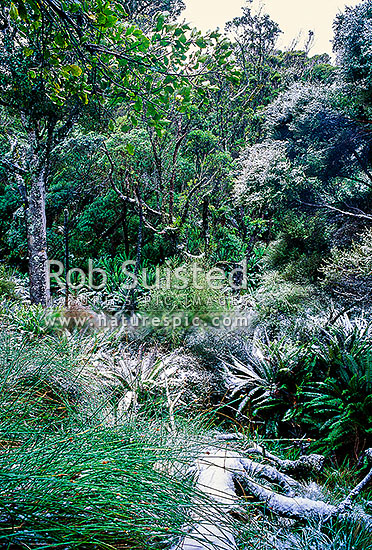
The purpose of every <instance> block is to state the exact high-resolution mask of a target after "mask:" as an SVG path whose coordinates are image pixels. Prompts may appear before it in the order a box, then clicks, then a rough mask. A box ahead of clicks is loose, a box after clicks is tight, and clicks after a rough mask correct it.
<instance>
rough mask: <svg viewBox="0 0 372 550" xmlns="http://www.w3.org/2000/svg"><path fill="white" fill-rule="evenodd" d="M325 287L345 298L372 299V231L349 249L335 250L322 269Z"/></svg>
mask: <svg viewBox="0 0 372 550" xmlns="http://www.w3.org/2000/svg"><path fill="white" fill-rule="evenodd" d="M322 271H323V273H324V276H325V281H324V282H325V285H326V286H327V287H329V288H331V289H333V290H335V291H337V292H338V293H339V294H341V295H343V296H344V297H350V298H353V297H354V298H365V299H371V298H372V229H368V230H367V231H366V232H365V233H364V234H362V235H361V237H360V240H359V242H358V241H354V243H353V245H352V246H351V248H349V249H346V250H344V249H342V248H334V249H333V250H332V252H331V257H330V258H329V260H327V261H326V262H325V264H324V267H323V269H322Z"/></svg>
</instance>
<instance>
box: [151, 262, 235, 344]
mask: <svg viewBox="0 0 372 550" xmlns="http://www.w3.org/2000/svg"><path fill="white" fill-rule="evenodd" d="M210 269H211V268H210V267H209V266H208V265H207V264H202V263H196V262H191V261H188V262H185V263H183V264H179V262H177V261H170V262H166V263H165V264H164V266H162V267H161V268H160V269H158V270H157V275H156V280H155V285H156V286H155V288H153V290H152V291H151V292H150V294H149V295H148V296H144V297H143V298H142V300H141V301H140V312H141V314H142V315H144V316H145V317H147V318H148V321H149V328H150V330H151V326H152V330H154V328H155V334H156V335H157V336H158V337H160V338H161V337H162V336H164V337H165V338H166V339H167V340H170V341H172V340H173V341H174V343H176V342H177V341H178V342H179V341H182V338H183V337H184V336H185V334H186V333H187V331H188V330H190V329H191V328H199V329H203V328H206V327H207V326H208V325H209V324H210V323H211V322H215V321H216V320H218V319H220V317H222V315H223V314H226V313H228V311H229V309H230V307H231V305H230V299H229V296H228V293H227V292H224V291H223V290H222V289H223V288H224V286H226V285H227V281H226V280H225V278H224V276H223V274H221V270H219V274H218V277H217V278H214V279H213V280H212V279H210V280H208V272H209V270H210ZM154 322H155V323H156V324H155V325H154ZM145 326H146V325H145Z"/></svg>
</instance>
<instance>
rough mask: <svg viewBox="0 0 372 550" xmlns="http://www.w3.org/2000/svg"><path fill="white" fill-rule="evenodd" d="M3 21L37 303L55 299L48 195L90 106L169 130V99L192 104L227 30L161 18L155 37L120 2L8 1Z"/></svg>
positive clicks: (9, 105)
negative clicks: (56, 160) (119, 108)
mask: <svg viewBox="0 0 372 550" xmlns="http://www.w3.org/2000/svg"><path fill="white" fill-rule="evenodd" d="M0 18H1V21H2V26H3V38H2V46H3V47H2V51H1V56H0V67H1V71H0V73H1V76H0V86H1V90H2V98H1V104H2V105H3V106H4V107H5V108H6V110H7V112H8V113H11V114H12V115H15V116H16V118H17V124H18V127H19V128H20V132H21V138H19V136H16V135H15V134H14V133H9V140H8V141H9V148H8V153H7V155H6V156H5V158H4V159H3V161H2V164H3V165H4V166H6V167H7V169H10V170H11V171H12V172H13V174H14V179H15V180H16V181H17V185H18V187H19V190H20V191H21V194H22V198H23V201H24V204H25V217H26V223H27V234H28V254H29V272H30V289H31V299H32V301H33V302H35V303H42V304H47V303H48V302H49V299H50V294H49V289H48V269H47V232H46V216H45V195H46V186H47V181H48V177H49V173H50V168H51V167H50V161H51V154H52V152H53V150H54V149H55V147H57V146H58V145H60V144H61V142H62V141H63V140H64V139H65V138H66V137H67V135H68V134H69V132H70V131H71V129H72V128H73V126H74V124H76V122H77V121H78V119H79V118H81V116H82V115H83V113H84V112H87V111H88V110H89V115H90V117H92V115H93V116H95V115H98V116H99V118H100V120H101V122H104V121H105V119H106V122H107V118H108V116H109V113H108V110H107V105H108V104H107V102H108V100H109V99H110V100H115V101H120V102H125V106H126V108H127V110H128V122H129V125H128V129H129V128H130V125H136V124H137V119H138V115H139V114H140V113H143V112H145V113H146V115H147V116H148V118H149V119H151V121H152V125H153V127H154V128H155V131H156V132H157V133H158V134H159V135H161V133H162V127H163V122H162V120H163V115H162V110H163V109H164V108H165V109H167V106H168V105H169V101H170V99H169V98H170V96H172V97H173V96H174V95H175V94H178V96H179V97H180V98H182V97H183V95H182V94H183V93H185V94H186V101H185V103H184V104H187V94H189V88H188V87H187V84H188V78H187V72H188V71H191V72H192V71H194V70H198V72H197V75H196V76H197V78H196V79H195V81H194V85H195V86H196V87H197V84H198V78H199V80H202V82H203V86H202V87H201V88H200V90H201V93H204V91H205V88H206V81H205V77H204V76H203V73H204V72H208V70H210V68H211V67H210V63H211V59H212V58H211V56H210V55H205V52H206V51H207V49H208V47H210V46H212V47H213V45H214V44H216V42H217V41H218V34H216V33H214V34H213V33H212V34H211V35H210V36H209V37H207V38H203V39H202V38H201V35H200V33H198V32H197V31H195V32H193V34H192V35H191V36H189V37H187V36H186V33H187V32H188V30H189V29H188V27H187V26H183V27H182V26H177V25H166V24H165V18H164V16H159V18H158V19H157V22H156V27H155V29H154V32H153V33H152V34H151V36H150V37H148V36H146V35H145V34H144V33H143V32H142V31H141V30H140V29H139V28H137V27H136V26H135V25H133V24H128V22H127V21H126V20H125V10H124V7H123V5H122V4H121V3H120V2H115V3H111V4H110V5H109V4H102V3H101V2H100V1H97V2H94V3H90V4H89V6H88V5H86V4H84V3H73V4H63V5H60V4H58V3H55V2H54V1H53V0H43V1H42V2H40V3H35V2H33V1H31V0H30V1H26V2H23V1H22V0H20V2H18V4H17V5H15V4H13V3H10V2H4V3H3V4H2V6H1V13H0ZM198 44H199V45H200V47H199V46H198ZM195 46H196V48H195ZM191 48H193V51H192V52H191V53H190V55H189V56H187V53H188V52H189V51H190V50H191ZM201 50H204V51H203V52H202V51H201ZM224 59H226V56H225V57H224ZM212 62H213V61H212ZM208 64H209V65H208ZM181 71H182V72H184V73H185V76H182V75H181Z"/></svg>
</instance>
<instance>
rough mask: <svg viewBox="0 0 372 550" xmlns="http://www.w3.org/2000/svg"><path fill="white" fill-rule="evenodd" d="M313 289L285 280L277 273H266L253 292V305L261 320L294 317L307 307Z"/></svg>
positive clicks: (309, 286)
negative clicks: (282, 315)
mask: <svg viewBox="0 0 372 550" xmlns="http://www.w3.org/2000/svg"><path fill="white" fill-rule="evenodd" d="M313 295H314V288H313V287H312V286H311V285H309V284H305V285H304V284H302V285H301V284H298V283H294V282H291V281H288V280H286V279H285V278H284V277H283V275H281V274H280V273H279V272H278V271H267V272H266V273H265V274H264V275H263V276H262V277H261V280H260V283H259V286H258V288H257V290H256V291H255V292H254V295H253V298H254V304H255V307H256V309H257V311H258V313H259V315H260V317H261V318H265V317H270V316H277V315H280V314H287V315H294V314H299V313H300V312H301V311H304V309H305V307H306V306H309V305H310V303H311V300H312V298H313Z"/></svg>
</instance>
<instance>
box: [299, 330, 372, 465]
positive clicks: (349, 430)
mask: <svg viewBox="0 0 372 550" xmlns="http://www.w3.org/2000/svg"><path fill="white" fill-rule="evenodd" d="M315 354H316V359H317V362H318V368H322V370H323V372H324V376H325V379H324V380H318V381H317V382H316V383H314V384H312V385H311V387H309V388H308V389H307V391H305V392H304V393H303V396H302V399H303V401H304V407H303V412H304V416H303V417H302V421H303V422H305V423H306V424H307V425H308V426H309V428H310V430H314V428H315V429H316V430H318V431H319V433H320V435H321V443H320V445H321V446H322V448H323V449H326V448H328V449H333V450H335V451H343V452H345V451H348V450H349V451H350V450H352V452H353V454H354V456H355V457H357V456H358V455H359V453H360V452H361V451H362V450H363V449H365V448H367V447H369V446H370V445H371V444H372V430H371V421H372V343H371V337H370V327H369V326H368V327H366V328H360V329H358V328H353V327H347V325H346V327H345V326H344V327H341V328H338V329H333V330H331V331H330V332H328V333H326V339H325V342H320V343H319V347H318V349H315Z"/></svg>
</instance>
